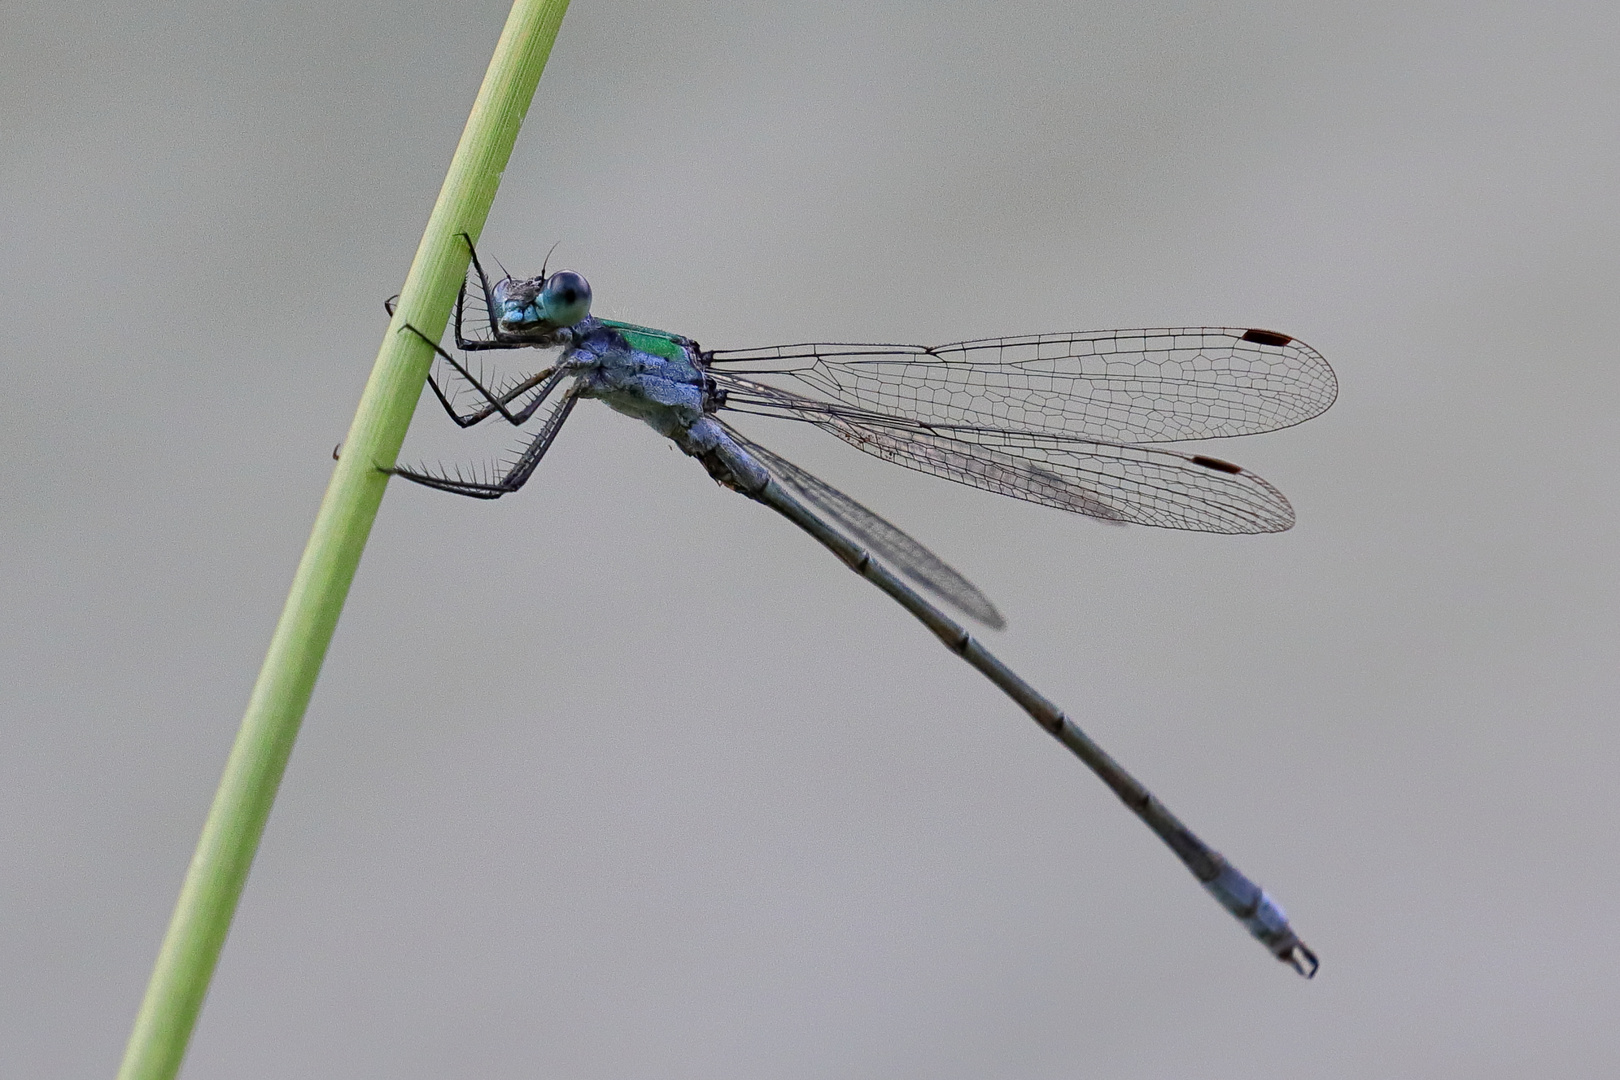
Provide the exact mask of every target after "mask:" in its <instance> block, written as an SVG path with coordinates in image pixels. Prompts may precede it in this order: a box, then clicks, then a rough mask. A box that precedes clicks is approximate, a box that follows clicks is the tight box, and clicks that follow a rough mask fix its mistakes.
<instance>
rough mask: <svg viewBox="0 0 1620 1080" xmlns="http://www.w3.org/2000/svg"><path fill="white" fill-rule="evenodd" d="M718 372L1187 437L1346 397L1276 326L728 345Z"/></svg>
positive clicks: (1129, 438)
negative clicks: (948, 340)
mask: <svg viewBox="0 0 1620 1080" xmlns="http://www.w3.org/2000/svg"><path fill="white" fill-rule="evenodd" d="M705 359H707V360H708V361H709V362H710V363H711V364H712V365H714V367H715V368H716V370H721V371H734V372H737V373H739V374H745V375H748V376H751V377H759V376H766V377H769V376H773V375H774V376H783V377H787V378H791V379H793V380H796V381H797V382H798V383H799V384H800V385H801V386H803V387H804V388H806V389H809V390H812V391H815V392H816V393H818V394H820V395H825V396H826V397H827V398H830V399H831V400H833V401H837V402H839V403H841V404H844V405H847V406H850V407H852V408H857V409H863V410H870V411H872V412H875V413H880V414H882V415H884V416H889V417H903V418H908V419H912V420H918V421H921V422H923V423H925V424H953V425H967V426H972V427H981V428H996V429H999V430H1004V431H1026V432H1039V433H1043V434H1048V435H1071V436H1081V437H1089V438H1097V439H1102V440H1106V441H1110V442H1147V443H1156V442H1176V441H1181V440H1190V439H1212V438H1226V437H1228V436H1233V435H1251V434H1255V433H1258V432H1262V431H1275V430H1277V429H1278V428H1285V427H1291V426H1292V425H1294V424H1298V423H1301V422H1303V421H1305V420H1309V419H1310V418H1311V417H1313V416H1316V415H1317V414H1319V413H1321V412H1322V411H1323V410H1325V409H1326V408H1327V407H1328V406H1329V405H1331V404H1333V399H1334V397H1335V396H1337V394H1338V382H1337V380H1336V379H1335V378H1334V375H1333V369H1332V368H1330V367H1329V366H1328V363H1327V361H1326V360H1324V359H1323V358H1322V356H1321V354H1320V353H1318V352H1317V351H1316V350H1315V349H1312V348H1311V347H1310V346H1309V345H1306V344H1305V343H1304V342H1301V341H1296V340H1294V339H1293V338H1290V337H1288V336H1287V335H1284V334H1277V333H1273V332H1271V331H1267V330H1245V329H1235V328H1222V327H1190V328H1181V329H1162V330H1109V331H1103V332H1099V333H1070V334H1033V335H1026V336H1022V337H1006V338H986V339H983V340H979V341H959V342H956V343H954V344H950V345H939V346H934V347H931V348H929V347H924V346H920V345H841V344H804V345H785V346H776V347H772V348H766V349H731V350H716V351H713V352H710V353H707V354H705Z"/></svg>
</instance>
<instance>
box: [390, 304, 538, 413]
mask: <svg viewBox="0 0 1620 1080" xmlns="http://www.w3.org/2000/svg"><path fill="white" fill-rule="evenodd" d="M465 297H466V286H463V287H462V298H463V299H465ZM383 307H384V309H386V310H387V312H388V314H389V315H390V316H391V315H393V314H394V312H395V310H397V309H398V307H399V294H398V293H395V294H394V295H393V296H390V297H389V298H388V299H387V300H384V301H383ZM459 308H460V301H458V302H457V309H458V310H457V319H458V320H459V319H460V310H459ZM405 329H407V330H409V331H410V332H411V333H413V334H415V335H416V336H417V337H419V338H421V339H422V340H423V341H426V342H427V343H428V345H430V346H431V347H432V348H433V351H434V352H436V353H438V354H439V356H440V357H442V358H443V359H444V361H445V362H446V363H447V364H449V365H450V366H451V367H453V368H454V369H455V370H456V372H457V373H458V374H459V375H460V376H461V377H462V378H463V379H466V380H467V381H468V382H469V383H471V384H472V386H473V389H475V390H477V391H478V393H479V395H480V396H481V397H483V398H484V400H485V401H486V402H488V404H487V405H486V406H485V407H484V408H482V409H478V410H476V411H474V412H471V413H468V414H467V415H465V416H463V415H462V414H461V413H459V412H457V411H456V407H455V406H454V405H453V404H451V402H450V399H449V396H448V395H447V394H445V392H444V389H443V388H442V387H440V386H439V383H438V380H436V379H434V377H433V374H432V373H431V372H429V373H428V385H429V386H431V387H432V388H433V395H434V396H435V397H437V398H438V399H439V404H441V405H443V406H444V411H445V412H447V413H449V414H450V419H452V420H454V421H455V422H456V424H457V425H458V426H460V427H464V428H466V427H472V426H473V425H474V424H477V423H479V422H481V421H483V420H487V419H489V418H490V417H491V416H494V415H495V414H496V413H497V412H499V413H500V414H501V415H502V416H503V417H505V418H506V419H507V420H508V421H510V422H511V423H513V424H516V425H522V424H523V423H525V422H526V421H527V420H528V419H529V417H531V416H533V415H534V412H535V410H536V409H538V408H539V407H540V405H541V403H543V402H544V401H545V400H546V397H547V396H548V395H549V394H550V393H551V391H552V390H553V389H555V388H556V384H557V382H559V381H560V378H561V376H559V375H558V374H557V369H556V368H555V367H549V368H546V369H545V370H544V371H541V372H539V373H538V374H535V375H531V376H530V377H529V378H527V379H524V380H523V381H522V382H520V383H518V384H517V385H516V386H514V387H512V389H510V390H507V391H505V392H504V393H502V394H500V395H496V394H495V393H494V392H493V391H491V390H489V389H488V388H486V387H485V386H484V385H483V383H481V382H480V381H479V380H478V379H475V378H473V375H472V373H471V372H469V371H468V370H467V369H466V367H465V366H464V365H462V364H461V363H459V362H457V360H456V359H455V358H454V357H453V356H451V355H450V354H449V353H447V352H445V351H444V349H442V348H440V347H439V345H438V344H436V343H435V342H434V341H433V340H432V339H431V338H429V337H428V336H427V335H426V334H424V333H422V331H420V330H418V329H417V328H416V327H414V326H412V325H411V324H410V323H406V324H405ZM457 340H458V341H459V340H460V331H459V328H458V330H457ZM519 347H528V346H518V345H513V346H512V348H519ZM548 379H550V380H551V385H549V386H546V387H544V388H543V389H542V390H541V392H540V394H539V396H538V397H536V398H535V399H534V400H533V401H531V402H529V404H527V405H525V406H524V407H523V408H522V409H521V410H519V411H518V412H516V413H510V412H508V411H507V410H506V409H505V406H507V405H510V404H511V403H512V402H513V401H515V400H516V399H517V398H519V397H522V396H523V395H524V394H526V393H527V392H528V391H530V390H532V389H534V388H535V387H536V386H540V385H541V384H542V383H544V382H546V380H548Z"/></svg>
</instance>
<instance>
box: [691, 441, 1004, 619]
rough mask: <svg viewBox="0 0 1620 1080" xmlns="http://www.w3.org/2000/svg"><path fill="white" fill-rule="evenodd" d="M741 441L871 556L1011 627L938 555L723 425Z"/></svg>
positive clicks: (969, 611)
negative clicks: (862, 546)
mask: <svg viewBox="0 0 1620 1080" xmlns="http://www.w3.org/2000/svg"><path fill="white" fill-rule="evenodd" d="M723 426H724V427H725V429H726V431H727V432H728V433H729V434H730V435H731V437H732V438H733V439H735V440H737V442H739V443H741V444H742V445H743V446H744V447H745V448H747V450H748V452H749V453H750V454H753V455H754V456H755V457H756V458H757V459H758V460H759V462H760V464H762V465H764V466H765V467H766V468H767V469H768V470H770V472H771V474H772V475H774V476H775V477H776V478H777V479H778V480H780V481H781V482H782V483H784V484H786V485H787V486H788V487H790V488H792V489H793V490H794V491H797V492H798V493H799V494H800V495H802V496H804V498H805V499H806V500H807V501H808V502H810V503H811V504H812V505H813V506H815V507H817V508H818V509H820V510H821V511H822V512H823V513H824V514H826V515H827V516H828V517H830V518H832V519H833V521H834V522H835V523H836V524H837V525H838V527H839V528H841V529H843V530H844V532H846V533H848V534H849V535H850V536H851V537H852V538H854V539H855V540H857V541H859V542H860V543H861V544H862V545H864V546H865V547H866V548H867V550H868V551H870V552H871V553H872V554H873V555H876V556H877V557H878V558H879V559H882V560H883V561H884V562H886V563H888V564H889V565H890V566H892V567H894V568H895V569H896V570H898V571H899V572H901V573H902V574H905V575H906V576H907V577H909V578H911V580H913V581H915V582H916V583H917V584H919V585H921V586H923V587H924V588H925V589H927V590H928V591H929V592H932V593H933V594H934V595H935V596H937V597H939V598H940V599H941V600H944V601H945V602H946V603H948V604H950V605H951V606H952V607H954V608H956V609H957V610H958V611H960V612H962V613H963V614H965V615H968V616H970V617H972V618H974V619H977V620H978V621H979V622H981V623H983V624H985V625H986V626H988V627H991V628H992V629H995V630H1000V629H1002V628H1003V627H1005V626H1006V625H1007V623H1006V620H1005V619H1003V618H1002V617H1001V613H1000V612H999V611H997V610H996V606H995V605H994V604H992V603H991V602H990V598H989V597H987V596H985V595H984V593H982V592H980V591H979V589H978V587H977V586H975V585H974V584H973V582H971V581H969V580H968V579H967V578H965V577H963V576H962V575H961V574H959V573H957V572H956V571H955V570H953V569H951V567H950V566H949V565H947V564H946V563H945V561H944V560H943V559H941V558H940V557H939V556H938V555H935V554H934V553H933V552H932V551H929V550H928V549H927V548H925V547H923V545H922V544H921V543H919V542H918V541H917V540H915V539H913V538H912V537H911V536H910V535H909V534H907V533H906V532H905V531H904V530H902V529H900V528H899V527H898V526H896V525H894V524H892V523H890V522H889V521H887V520H886V519H884V518H882V517H879V516H878V515H877V514H875V513H873V512H872V511H871V510H868V509H867V508H866V507H864V506H862V505H861V504H860V503H858V502H856V501H855V500H854V499H852V498H850V497H849V496H848V495H845V494H844V493H843V492H842V491H839V490H838V489H837V488H835V487H833V486H832V485H831V484H829V483H827V482H826V481H824V480H821V479H820V478H818V477H816V476H812V475H811V474H810V473H808V472H806V471H805V470H803V469H801V468H799V466H797V465H795V464H793V462H791V461H789V460H787V459H786V458H784V457H781V456H780V455H778V454H775V453H773V452H772V451H770V450H767V449H765V448H764V447H763V446H760V445H759V444H758V443H756V442H753V441H752V440H750V439H748V438H746V437H745V436H743V435H742V434H741V433H739V432H738V431H737V430H736V429H735V428H733V427H731V425H729V424H724V425H723Z"/></svg>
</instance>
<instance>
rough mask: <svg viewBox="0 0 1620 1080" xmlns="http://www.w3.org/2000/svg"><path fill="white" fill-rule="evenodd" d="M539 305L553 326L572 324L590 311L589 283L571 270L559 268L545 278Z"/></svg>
mask: <svg viewBox="0 0 1620 1080" xmlns="http://www.w3.org/2000/svg"><path fill="white" fill-rule="evenodd" d="M540 307H541V308H542V309H544V311H545V318H546V321H547V322H549V323H551V324H552V325H553V326H573V325H574V324H575V323H577V322H579V321H580V320H581V319H583V318H584V317H585V316H587V315H589V314H590V313H591V283H590V282H588V281H586V280H585V279H584V278H583V277H581V276H580V275H578V274H576V273H574V272H573V271H572V270H559V271H557V272H556V273H555V274H552V275H551V276H550V277H548V278H546V284H545V286H544V287H543V288H542V289H541V290H540Z"/></svg>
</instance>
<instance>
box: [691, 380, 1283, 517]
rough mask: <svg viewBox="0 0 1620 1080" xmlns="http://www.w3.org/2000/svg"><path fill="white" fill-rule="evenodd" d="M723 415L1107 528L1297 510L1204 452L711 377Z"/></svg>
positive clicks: (1250, 476)
mask: <svg viewBox="0 0 1620 1080" xmlns="http://www.w3.org/2000/svg"><path fill="white" fill-rule="evenodd" d="M713 375H714V377H715V379H716V381H717V382H718V383H719V384H720V385H721V386H722V387H724V388H725V390H726V392H727V404H726V408H728V409H733V410H736V411H739V412H746V413H756V414H763V415H768V416H777V417H783V418H787V419H796V420H803V421H807V422H809V423H812V424H815V425H816V426H817V427H820V428H822V429H823V430H825V431H828V432H830V433H831V434H833V435H835V436H837V437H838V438H840V439H842V440H844V441H845V442H847V443H849V444H850V445H851V446H854V447H856V448H857V449H860V450H863V451H865V452H866V453H868V454H872V455H873V456H875V457H880V458H882V459H884V460H885V461H892V462H894V463H895V464H897V465H904V466H905V467H907V468H910V469H916V470H917V471H919V472H925V473H929V474H931V475H934V476H941V477H944V478H945V479H947V480H954V481H956V482H957V483H959V484H966V485H967V486H968V487H975V488H980V489H982V490H985V491H994V492H996V493H998V494H1001V495H1009V496H1011V497H1013V498H1015V499H1022V500H1023V501H1025V502H1032V503H1039V504H1041V505H1043V506H1054V507H1057V508H1058V509H1060V510H1068V511H1071V512H1073V513H1077V514H1085V515H1087V516H1090V517H1095V518H1101V519H1103V520H1105V521H1116V522H1129V523H1133V524H1138V525H1155V526H1158V527H1161V528H1167V529H1190V530H1195V531H1198V532H1217V533H1263V532H1281V531H1283V530H1284V529H1287V528H1289V527H1290V526H1292V525H1293V523H1294V511H1293V507H1291V506H1290V505H1289V504H1288V500H1287V499H1286V498H1284V497H1283V494H1282V493H1281V492H1280V491H1278V490H1277V489H1276V488H1274V487H1272V486H1271V485H1270V484H1268V483H1267V482H1266V481H1265V480H1263V479H1261V478H1260V477H1258V476H1256V475H1254V474H1253V473H1251V472H1248V471H1246V470H1244V469H1242V468H1240V467H1239V466H1237V465H1232V464H1230V463H1229V462H1225V461H1221V460H1219V459H1217V458H1212V457H1207V456H1204V455H1200V454H1185V453H1181V452H1179V451H1175V450H1168V449H1164V448H1160V447H1153V446H1134V445H1131V444H1129V443H1119V442H1112V441H1108V440H1103V439H1089V438H1080V437H1077V436H1070V435H1048V434H1044V433H1041V432H1031V431H1016V430H1006V429H1002V428H991V427H974V426H970V425H946V424H922V423H919V422H917V421H914V420H909V419H905V418H902V417H894V416H887V415H884V414H882V413H879V412H872V411H865V410H860V409H854V408H850V407H848V406H844V405H839V404H830V403H827V402H823V401H817V400H815V399H813V398H809V397H806V396H804V395H802V394H796V393H794V392H792V391H789V390H782V389H780V388H778V387H772V386H767V385H765V384H763V383H758V382H755V381H754V380H752V379H748V378H744V377H742V376H737V375H728V374H724V373H722V372H718V371H716V372H714V373H713Z"/></svg>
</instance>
